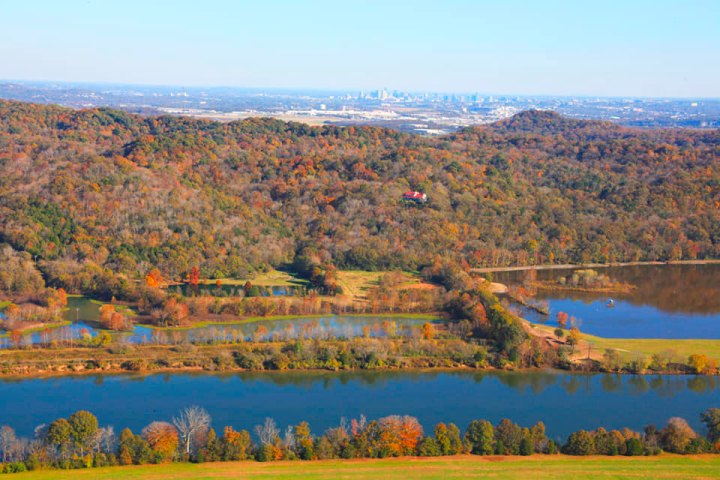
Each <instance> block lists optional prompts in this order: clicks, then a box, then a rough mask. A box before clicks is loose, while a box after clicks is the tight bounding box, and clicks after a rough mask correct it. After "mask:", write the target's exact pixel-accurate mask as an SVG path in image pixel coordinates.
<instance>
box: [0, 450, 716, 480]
mask: <svg viewBox="0 0 720 480" xmlns="http://www.w3.org/2000/svg"><path fill="white" fill-rule="evenodd" d="M17 477H18V478H24V479H28V480H30V479H32V480H36V479H37V480H40V479H42V480H50V479H64V478H67V479H70V478H72V479H118V480H119V479H148V480H161V479H215V478H263V479H275V478H277V479H281V478H282V479H286V478H289V479H309V478H343V479H360V478H382V479H398V480H400V479H406V478H432V479H448V478H468V477H492V478H532V479H533V480H536V479H577V478H605V479H607V478H666V479H667V478H670V479H672V478H677V479H688V478H718V477H720V456H718V455H696V456H685V457H683V456H677V455H662V456H658V457H634V458H631V457H568V456H564V455H554V456H546V455H535V456H532V457H499V456H495V457H479V456H474V455H463V456H456V457H435V458H400V459H385V460H326V461H315V462H301V461H295V462H275V463H257V462H252V461H249V462H228V463H205V464H200V465H198V464H190V463H181V464H170V465H147V466H141V467H135V466H130V467H109V468H93V469H88V470H69V471H59V470H48V471H40V472H32V473H26V474H19V475H17ZM8 478H11V477H8Z"/></svg>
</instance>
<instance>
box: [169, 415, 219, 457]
mask: <svg viewBox="0 0 720 480" xmlns="http://www.w3.org/2000/svg"><path fill="white" fill-rule="evenodd" d="M172 423H173V425H175V427H177V429H178V431H179V432H180V438H182V440H183V442H185V453H186V454H188V455H189V454H190V442H191V441H192V439H193V437H194V436H195V434H196V433H197V432H199V431H202V430H203V429H206V428H208V427H209V426H210V414H209V413H207V411H205V409H204V408H200V407H198V406H197V405H193V406H191V407H185V408H184V409H182V410H180V416H179V417H173V419H172Z"/></svg>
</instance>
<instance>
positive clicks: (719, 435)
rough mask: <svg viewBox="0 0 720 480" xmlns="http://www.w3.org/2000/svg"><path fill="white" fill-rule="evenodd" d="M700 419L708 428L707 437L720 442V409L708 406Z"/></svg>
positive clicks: (713, 441) (711, 440)
mask: <svg viewBox="0 0 720 480" xmlns="http://www.w3.org/2000/svg"><path fill="white" fill-rule="evenodd" d="M700 420H702V422H703V423H704V424H705V428H707V432H708V434H707V438H708V440H710V442H711V443H713V444H715V443H718V442H720V409H718V408H708V409H707V410H705V411H704V412H703V413H701V414H700Z"/></svg>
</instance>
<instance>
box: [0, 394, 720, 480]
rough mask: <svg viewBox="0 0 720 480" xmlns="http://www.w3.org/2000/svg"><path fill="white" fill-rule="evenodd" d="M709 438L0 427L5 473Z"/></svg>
mask: <svg viewBox="0 0 720 480" xmlns="http://www.w3.org/2000/svg"><path fill="white" fill-rule="evenodd" d="M700 417H701V419H702V422H703V423H704V425H705V428H706V430H707V436H702V435H698V434H697V433H696V432H695V431H694V430H693V429H692V428H690V426H689V425H688V423H687V422H686V421H685V420H684V419H682V418H679V417H673V418H670V419H669V420H668V422H667V425H666V426H664V427H663V428H662V429H660V430H658V429H657V428H656V427H655V426H654V425H648V426H647V427H645V429H644V431H643V432H633V431H632V430H629V429H627V428H624V429H622V430H612V431H609V432H608V431H606V430H605V429H603V428H598V429H596V430H594V431H591V432H588V431H585V430H580V431H577V432H574V433H572V434H570V436H569V437H568V439H567V441H566V442H565V444H564V445H562V446H559V445H556V444H555V442H554V441H553V440H551V439H548V437H547V435H546V432H545V425H544V424H543V423H542V422H538V423H536V424H535V425H533V426H531V427H529V428H527V427H521V426H519V425H518V424H516V423H514V422H512V421H511V420H509V419H507V418H505V419H503V420H501V421H500V422H499V423H498V424H497V425H495V426H493V425H492V424H491V423H490V422H488V421H485V420H480V421H477V420H475V421H472V422H470V424H469V425H468V426H467V428H466V430H465V432H464V435H463V434H462V432H461V431H460V429H459V428H458V427H457V426H456V425H455V424H453V423H448V424H445V423H439V424H437V425H435V426H434V428H433V429H432V432H427V434H426V433H425V431H424V430H423V427H422V425H420V423H419V422H418V420H417V418H415V417H412V416H409V415H405V416H400V415H392V416H387V417H383V418H380V419H378V420H372V421H368V420H367V419H366V418H365V417H364V416H361V417H360V418H358V419H352V420H350V421H349V422H348V421H346V420H343V421H342V422H341V424H340V425H339V426H337V427H334V428H329V429H327V430H326V431H325V432H324V433H323V434H321V435H314V434H313V433H312V432H311V429H310V425H309V424H308V423H307V422H305V421H300V422H299V423H297V424H296V425H294V426H288V427H287V429H284V430H281V429H280V428H279V427H278V424H277V422H276V421H275V420H273V419H272V418H269V417H268V418H265V420H264V422H262V423H261V424H259V425H257V426H255V428H254V435H251V434H250V432H248V431H247V430H239V431H237V430H235V429H234V428H233V427H232V426H225V427H224V428H223V430H222V432H221V434H220V435H218V433H216V432H215V430H214V429H213V428H212V419H211V416H210V414H208V412H207V411H205V409H203V408H201V407H198V406H191V407H186V408H184V409H182V410H181V411H180V412H179V413H178V414H177V415H176V416H174V417H173V418H172V420H171V421H166V420H159V421H153V422H151V423H150V424H148V425H147V426H145V427H144V428H143V429H142V430H141V432H139V434H133V432H132V431H131V430H130V429H124V430H122V431H121V432H120V434H119V435H116V432H115V430H114V429H113V427H101V426H100V425H99V423H98V420H97V418H96V417H95V416H94V415H93V414H92V413H90V412H88V411H78V412H75V413H73V414H72V415H70V416H69V417H68V418H67V419H65V418H59V419H57V420H54V421H53V422H52V423H50V424H49V425H39V426H38V427H37V428H36V429H35V436H34V438H33V439H32V440H31V439H27V438H18V437H17V436H16V435H15V432H14V431H13V430H12V428H10V427H8V426H2V427H0V453H1V454H2V462H3V465H2V469H3V471H4V472H5V473H16V472H22V471H25V470H27V469H30V470H34V469H40V468H63V469H67V468H90V467H100V466H108V465H132V464H134V465H141V464H146V463H164V462H171V461H192V462H198V463H202V462H212V461H233V460H246V459H256V460H258V461H261V462H269V461H275V460H298V459H299V460H316V459H321V460H324V459H332V458H344V459H352V458H385V457H398V456H408V455H418V456H443V455H458V454H474V455H492V454H497V455H533V454H535V453H545V454H556V453H558V452H560V451H562V452H563V453H566V454H569V455H596V454H597V455H628V456H638V455H658V454H660V453H662V451H663V450H666V451H669V452H673V453H680V454H698V453H720V410H718V409H716V408H711V409H708V410H706V411H705V412H703V413H702V414H701V416H700Z"/></svg>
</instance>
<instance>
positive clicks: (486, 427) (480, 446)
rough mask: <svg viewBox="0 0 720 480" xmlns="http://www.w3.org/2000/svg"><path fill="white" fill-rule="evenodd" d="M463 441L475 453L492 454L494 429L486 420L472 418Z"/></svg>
mask: <svg viewBox="0 0 720 480" xmlns="http://www.w3.org/2000/svg"><path fill="white" fill-rule="evenodd" d="M465 441H467V442H468V443H469V444H470V448H471V453H473V454H475V455H492V453H493V451H494V450H495V431H494V429H493V426H492V424H491V423H490V422H488V421H487V420H480V421H478V420H473V421H472V422H470V425H468V428H467V430H466V431H465Z"/></svg>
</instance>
